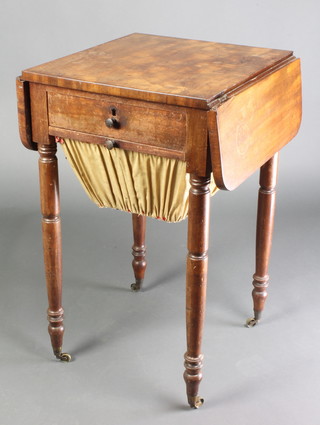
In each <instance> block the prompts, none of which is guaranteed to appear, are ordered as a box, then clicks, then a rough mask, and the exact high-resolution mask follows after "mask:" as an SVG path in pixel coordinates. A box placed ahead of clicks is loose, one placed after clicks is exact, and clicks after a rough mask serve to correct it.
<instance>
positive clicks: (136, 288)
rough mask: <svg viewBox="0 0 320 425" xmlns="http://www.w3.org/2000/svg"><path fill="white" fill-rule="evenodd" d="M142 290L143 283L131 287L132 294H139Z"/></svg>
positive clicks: (133, 284)
mask: <svg viewBox="0 0 320 425" xmlns="http://www.w3.org/2000/svg"><path fill="white" fill-rule="evenodd" d="M140 289H141V282H136V283H132V285H131V291H132V292H139V291H140Z"/></svg>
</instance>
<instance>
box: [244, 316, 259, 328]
mask: <svg viewBox="0 0 320 425" xmlns="http://www.w3.org/2000/svg"><path fill="white" fill-rule="evenodd" d="M258 323H259V320H258V319H256V318H254V317H251V318H250V319H248V320H247V321H246V327H247V328H253V327H254V326H256V325H257V324H258Z"/></svg>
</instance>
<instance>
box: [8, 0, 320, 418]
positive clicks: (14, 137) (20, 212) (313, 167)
mask: <svg viewBox="0 0 320 425" xmlns="http://www.w3.org/2000/svg"><path fill="white" fill-rule="evenodd" d="M319 13H320V8H319V3H318V2H317V1H316V0H305V1H303V2H297V1H294V2H293V1H289V0H283V1H281V0H271V1H261V0H255V1H253V0H248V1H246V0H244V1H242V2H240V1H236V0H232V1H229V0H225V1H224V2H216V1H212V0H211V1H209V0H204V1H201V0H199V1H198V2H195V1H190V0H184V1H182V0H179V1H178V0H161V1H158V0H155V1H151V0H149V1H147V0H135V1H129V0H128V1H122V0H118V1H117V2H115V1H109V0H104V1H102V0H100V1H98V0H91V1H90V2H89V1H88V2H78V1H74V0H72V1H71V0H70V1H68V0H64V1H61V0H56V1H54V2H52V1H50V2H49V1H46V0H28V1H24V2H22V1H17V0H1V2H0V60H1V67H0V70H1V71H0V72H1V78H0V84H1V90H0V93H1V96H0V129H1V141H2V149H1V157H0V193H1V204H0V235H1V237H0V241H1V243H0V315H1V326H0V347H1V349H0V360H1V361H0V423H1V425H13V424H14V425H17V424H24V425H27V424H32V425H43V424H46V425H56V424H66V423H68V424H70V425H78V424H79V425H82V424H87V423H90V424H94V425H95V424H99V425H100V424H112V425H118V424H121V425H122V424H125V425H127V424H128V425H130V424H155V425H157V424H165V423H166V424H167V423H170V424H186V425H189V424H190V425H191V424H196V423H197V424H198V423H201V424H211V423H216V424H219V425H227V424H228V425H230V424H232V425H233V424H237V425H242V424H243V425H253V424H254V425H266V424H275V423H276V424H278V423H282V424H283V425H289V424H290V425H294V424H299V425H300V424H301V423H308V424H309V425H318V424H319V423H320V407H319V400H318V394H319V391H320V368H319V352H320V343H319V341H320V338H319V336H320V324H319V299H320V288H319V258H320V256H319V237H320V227H319V222H320V202H319V186H318V185H319V180H320V171H319V168H320V167H319V153H320V149H319V142H320V140H319V131H318V122H319V112H320V108H319V89H320V87H319V84H320V83H319V81H320V79H319V78H318V72H319V69H320V63H319V61H320V59H319V54H318V46H319V42H320V36H319ZM132 32H144V33H152V34H159V35H168V36H175V37H185V38H195V39H202V40H211V41H219V42H228V43H235V44H245V45H255V46H261V47H272V48H279V49H288V50H294V52H295V54H296V56H298V57H300V58H301V60H302V75H303V121H302V125H301V129H300V132H299V134H298V136H297V137H296V138H295V141H293V142H292V143H290V144H289V145H288V146H287V147H285V148H284V149H283V151H282V153H281V156H280V173H279V185H278V208H277V215H276V226H275V237H274V244H273V253H272V259H271V260H272V261H271V267H270V274H271V285H270V290H269V294H270V295H269V299H268V303H267V306H266V311H265V315H264V320H263V322H262V323H261V324H260V325H259V326H258V327H256V328H254V329H251V330H248V329H246V328H244V327H243V323H244V321H245V319H246V317H247V316H249V315H250V312H251V296H250V292H251V275H252V273H253V268H254V227H255V209H256V192H257V179H258V175H257V173H256V174H255V175H253V176H252V177H251V178H250V179H248V181H247V182H245V183H244V184H243V185H242V186H241V187H240V188H238V189H237V190H236V191H235V192H232V193H222V192H220V193H218V194H217V195H216V197H215V198H214V199H213V200H212V203H211V206H212V213H211V219H212V221H211V235H210V265H209V284H208V304H207V317H206V327H205V338H204V349H203V351H204V354H205V367H204V379H203V382H202V385H201V395H203V396H204V397H205V404H204V406H203V407H202V408H201V409H199V410H198V411H191V410H189V409H188V408H187V407H186V400H185V389H184V382H183V380H182V373H183V366H182V363H183V362H182V356H183V353H184V351H185V335H184V261H185V254H186V224H187V223H186V221H185V222H183V223H180V224H176V225H168V224H165V223H161V222H157V221H155V220H151V219H150V220H148V235H147V245H148V270H147V277H146V282H145V290H144V291H143V292H141V293H140V294H134V293H131V292H130V291H129V290H128V288H129V285H130V283H131V282H132V272H131V254H130V247H131V244H132V241H131V219H130V216H129V215H128V214H125V213H118V212H114V211H111V210H99V209H98V208H96V207H95V206H94V205H93V204H91V203H90V201H89V200H88V199H87V197H86V195H85V194H84V192H83V191H82V189H81V187H80V185H79V183H78V182H77V181H76V178H75V177H74V176H73V174H72V173H71V171H70V168H69V166H68V164H67V163H66V161H65V160H64V158H63V156H62V155H61V153H59V161H60V179H61V202H62V218H63V244H64V245H63V252H64V282H65V284H64V308H65V319H66V320H65V324H66V333H65V344H64V346H65V350H66V351H69V352H70V353H71V354H73V355H74V357H75V361H73V362H72V363H70V364H62V363H59V362H56V361H54V360H53V358H52V354H51V350H50V345H49V338H48V336H47V331H46V326H47V325H46V318H45V310H46V307H47V301H46V291H45V284H44V276H43V266H42V247H41V234H40V213H39V207H38V203H39V199H38V198H39V195H38V180H37V178H38V176H37V154H36V153H35V152H30V151H27V150H26V149H24V148H23V147H22V145H21V144H20V142H19V136H18V127H17V114H16V98H15V77H16V76H18V75H19V74H20V72H21V70H22V69H25V68H28V67H30V66H34V65H38V64H40V63H42V62H45V61H49V60H52V59H56V58H58V57H61V56H64V55H67V54H69V53H73V52H76V51H79V50H82V49H85V48H88V47H91V46H94V45H96V44H99V43H103V42H106V41H109V40H111V39H114V38H117V37H120V36H123V35H125V34H129V33H132Z"/></svg>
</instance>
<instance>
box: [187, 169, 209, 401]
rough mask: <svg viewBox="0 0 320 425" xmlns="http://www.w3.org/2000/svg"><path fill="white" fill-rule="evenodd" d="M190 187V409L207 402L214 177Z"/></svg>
mask: <svg viewBox="0 0 320 425" xmlns="http://www.w3.org/2000/svg"><path fill="white" fill-rule="evenodd" d="M190 184H191V187H190V192H189V212H188V256H187V276H186V323H187V352H186V354H185V357H184V358H185V363H184V365H185V372H184V380H185V382H186V385H187V396H188V402H189V404H190V406H191V407H199V405H200V404H202V402H203V400H202V399H201V398H200V397H199V396H198V389H199V384H200V381H201V379H202V359H203V355H202V354H201V342H202V333H203V325H204V315H205V305H206V290H207V270H208V244H209V211H210V188H209V184H210V174H209V173H208V175H207V176H206V177H199V176H197V175H191V176H190Z"/></svg>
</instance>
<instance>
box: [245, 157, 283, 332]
mask: <svg viewBox="0 0 320 425" xmlns="http://www.w3.org/2000/svg"><path fill="white" fill-rule="evenodd" d="M278 156H279V154H278V153H277V154H275V155H274V157H272V158H271V159H270V160H269V161H267V162H266V163H265V164H264V165H263V166H262V167H261V170H260V189H259V199H258V215H257V238H256V272H255V274H254V275H253V282H252V284H253V286H254V288H253V291H252V298H253V311H254V317H253V318H252V319H248V320H247V326H248V327H253V326H255V325H256V324H257V323H258V322H259V320H260V319H261V313H262V310H263V307H264V303H265V300H266V298H267V295H268V294H267V288H268V285H269V275H268V265H269V258H270V251H271V244H272V232H273V223H274V212H275V200H276V190H275V187H276V183H277V174H278Z"/></svg>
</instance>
